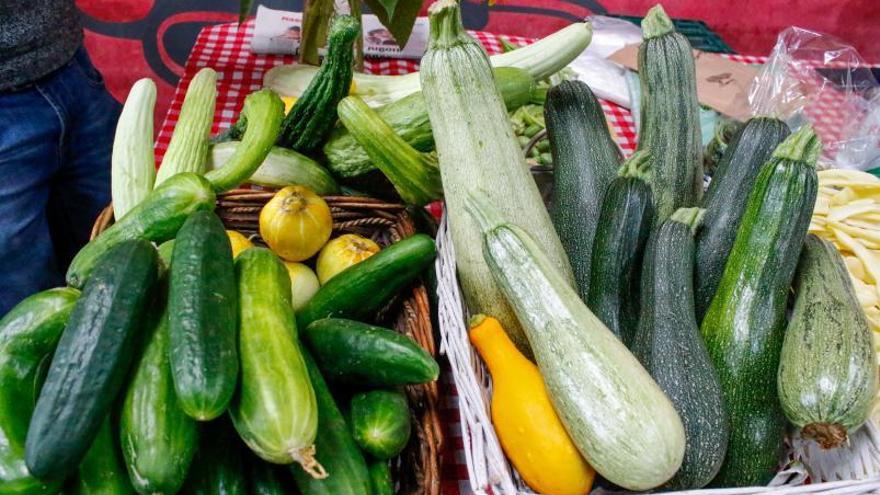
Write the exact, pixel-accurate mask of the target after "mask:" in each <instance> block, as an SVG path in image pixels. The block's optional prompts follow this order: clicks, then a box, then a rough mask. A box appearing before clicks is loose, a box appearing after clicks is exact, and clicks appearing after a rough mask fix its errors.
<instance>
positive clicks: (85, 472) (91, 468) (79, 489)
mask: <svg viewBox="0 0 880 495" xmlns="http://www.w3.org/2000/svg"><path fill="white" fill-rule="evenodd" d="M64 492H65V494H66V495H129V494H134V489H133V488H132V487H131V483H129V481H128V474H126V472H125V466H124V465H123V462H122V458H121V456H120V455H119V446H118V445H116V439H115V438H114V436H113V428H112V427H111V425H110V420H109V419H107V420H105V421H104V424H103V425H102V426H101V429H100V430H99V431H98V436H96V437H95V441H94V442H92V446H91V448H89V451H88V453H87V454H86V456H85V458H83V460H82V462H81V463H80V465H79V468H78V469H77V471H76V476H74V479H73V480H72V482H71V483H69V484H68V485H67V486H66V487H65V489H64Z"/></svg>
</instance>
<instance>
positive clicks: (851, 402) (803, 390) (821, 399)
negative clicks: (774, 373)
mask: <svg viewBox="0 0 880 495" xmlns="http://www.w3.org/2000/svg"><path fill="white" fill-rule="evenodd" d="M794 288H795V294H796V295H797V297H796V299H795V303H794V310H793V311H792V315H791V321H790V322H789V324H788V329H787V330H786V331H785V340H784V342H783V344H782V354H781V356H780V358H779V375H778V386H779V400H780V402H781V404H782V410H783V411H784V412H785V416H786V417H787V418H788V420H789V421H791V423H792V424H793V425H795V426H796V427H798V428H800V429H801V432H802V434H803V436H804V437H807V438H813V439H815V440H816V441H817V442H819V444H820V445H821V446H822V447H823V448H826V449H828V448H834V447H838V446H840V445H844V444H846V442H847V433H848V432H851V431H853V430H855V429H856V428H858V427H860V426H861V425H862V424H863V423H864V422H865V421H866V420H867V419H868V415H869V414H870V412H871V403H872V402H873V400H874V396H875V395H876V394H877V355H876V354H875V353H874V340H873V339H874V337H873V335H872V332H871V327H870V326H869V324H868V320H867V318H865V313H864V311H863V310H862V307H861V305H860V304H859V300H858V298H857V297H856V292H855V289H854V288H853V285H852V281H851V280H850V275H849V272H848V271H847V269H846V265H845V264H844V262H843V258H842V257H841V256H840V253H839V252H838V251H837V249H836V248H835V247H834V246H833V245H832V244H830V243H828V242H826V241H823V240H822V239H820V238H818V237H816V236H815V235H812V234H811V235H808V236H807V241H806V243H805V244H804V249H803V251H802V252H801V259H800V262H799V264H798V269H797V274H796V275H795V282H794Z"/></svg>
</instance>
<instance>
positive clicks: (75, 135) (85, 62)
mask: <svg viewBox="0 0 880 495" xmlns="http://www.w3.org/2000/svg"><path fill="white" fill-rule="evenodd" d="M49 90H50V91H52V92H53V93H55V94H58V95H59V97H60V98H61V99H62V101H63V105H64V106H65V110H66V112H67V117H68V118H67V129H66V132H65V146H64V152H65V154H64V159H63V161H62V165H61V169H60V170H59V171H58V173H57V174H56V176H55V178H54V180H53V186H52V192H51V197H50V202H49V219H50V222H51V229H52V234H53V238H54V240H55V250H56V254H57V257H58V260H59V263H60V265H61V266H63V267H66V266H67V265H68V264H69V263H70V260H72V259H73V256H74V255H76V253H77V252H78V251H79V250H80V248H82V246H83V245H85V243H86V242H88V240H89V233H90V231H91V228H92V224H93V223H94V221H95V218H96V217H97V216H98V214H99V213H100V212H101V210H102V209H104V207H106V206H107V205H108V204H109V203H110V154H111V153H112V150H113V136H114V134H115V130H116V121H117V119H118V117H119V111H120V105H119V103H118V102H116V100H114V99H113V97H112V96H110V94H109V93H108V92H107V89H106V88H105V87H104V83H103V80H102V79H101V75H100V74H99V73H98V71H97V70H95V68H94V66H92V64H91V62H90V61H89V59H88V56H87V55H86V53H85V50H84V49H82V48H81V49H80V50H79V51H78V52H77V55H76V56H75V57H74V59H73V60H72V61H71V63H70V64H69V65H68V67H66V68H65V69H64V70H62V71H61V73H60V74H59V77H58V78H57V79H55V80H54V81H53V82H52V83H51V84H50V85H49Z"/></svg>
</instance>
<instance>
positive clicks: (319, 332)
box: [302, 255, 440, 387]
mask: <svg viewBox="0 0 880 495" xmlns="http://www.w3.org/2000/svg"><path fill="white" fill-rule="evenodd" d="M374 256H378V255H374ZM368 260H369V258H368ZM362 263H366V262H365V261H364V262H362ZM302 337H303V339H304V340H305V342H306V343H307V344H308V345H309V348H310V349H311V350H312V352H313V355H314V356H315V359H316V360H317V361H318V365H319V366H320V368H321V371H322V372H323V373H325V374H326V375H327V377H328V378H329V379H330V380H332V381H338V382H342V383H351V384H354V385H361V386H374V387H389V386H396V385H407V384H415V383H425V382H431V381H434V380H436V379H437V377H438V376H439V375H440V366H439V365H438V364H437V361H435V360H434V358H433V357H431V355H430V354H428V352H427V351H425V350H424V349H422V348H421V347H419V345H418V344H417V343H416V342H415V341H414V340H413V339H411V338H409V337H407V336H405V335H401V334H399V333H397V332H395V331H394V330H389V329H387V328H381V327H375V326H372V325H367V324H366V323H360V322H357V321H352V320H343V319H341V318H325V319H323V320H318V321H316V322H314V323H312V324H311V325H309V326H308V328H306V329H305V331H304V332H303V336H302Z"/></svg>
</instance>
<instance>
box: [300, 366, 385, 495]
mask: <svg viewBox="0 0 880 495" xmlns="http://www.w3.org/2000/svg"><path fill="white" fill-rule="evenodd" d="M303 358H304V359H305V362H306V367H307V368H308V370H309V377H310V379H311V381H312V385H313V386H314V387H315V398H316V400H317V403H318V436H317V437H316V438H315V448H316V450H317V454H316V456H317V459H318V462H319V463H321V465H322V466H324V469H326V470H327V473H328V476H327V477H326V478H324V479H316V478H314V477H312V476H311V475H310V474H308V473H306V472H305V470H303V468H302V467H300V466H299V465H296V464H294V465H292V466H290V470H291V472H292V473H293V479H294V481H295V482H296V486H297V487H298V488H299V491H300V493H301V494H302V495H371V491H370V475H369V472H368V471H367V462H366V461H365V460H364V455H363V454H362V453H361V451H360V449H358V446H357V444H356V443H355V442H354V439H353V438H352V437H351V430H349V429H348V425H347V424H346V422H345V418H344V417H343V416H342V413H341V412H340V411H339V407H337V406H336V402H335V401H334V400H333V396H332V395H330V389H329V388H327V383H326V382H325V381H324V377H322V376H321V372H320V371H318V366H317V364H316V363H315V360H314V359H312V356H310V355H309V353H308V351H305V350H304V351H303ZM374 495H375V494H374Z"/></svg>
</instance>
